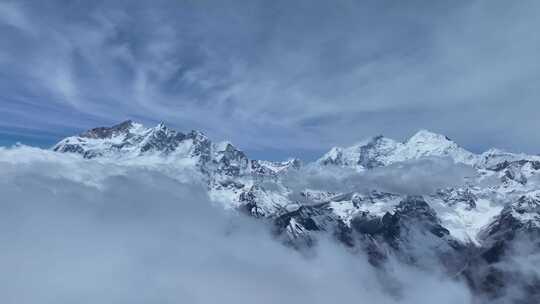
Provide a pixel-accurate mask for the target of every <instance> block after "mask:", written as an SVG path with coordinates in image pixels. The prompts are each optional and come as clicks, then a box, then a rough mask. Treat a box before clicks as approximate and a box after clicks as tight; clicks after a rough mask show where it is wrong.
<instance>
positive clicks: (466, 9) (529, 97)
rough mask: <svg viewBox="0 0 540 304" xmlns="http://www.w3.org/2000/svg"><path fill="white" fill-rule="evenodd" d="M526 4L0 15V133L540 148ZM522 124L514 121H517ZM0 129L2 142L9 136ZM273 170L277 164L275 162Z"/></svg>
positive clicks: (287, 144) (186, 5) (132, 4)
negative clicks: (377, 139) (145, 130)
mask: <svg viewBox="0 0 540 304" xmlns="http://www.w3.org/2000/svg"><path fill="white" fill-rule="evenodd" d="M539 10H540V7H539V6H538V4H537V3H535V2H534V1H521V2H519V3H511V4H510V3H505V2H498V1H495V2H485V1H472V2H469V1H467V2H465V1H463V2H462V1H457V2H452V3H451V4H450V3H429V4H426V3H417V2H409V3H400V4H396V3H393V2H390V1H363V2H356V1H338V2H336V3H325V2H322V1H316V2H312V1H296V2H293V3H291V2H282V1H277V2H272V3H268V2H266V1H231V2H227V3H206V2H190V1H186V2H176V1H157V2H153V3H152V4H150V3H148V2H143V1H118V2H114V3H110V2H101V1H98V2H91V3H90V2H88V3H84V2H64V1H51V2H47V3H35V2H32V1H22V2H16V3H15V2H6V3H5V4H2V6H0V16H1V19H2V21H0V34H1V35H2V36H3V37H6V39H3V40H2V42H0V68H1V70H2V72H0V79H2V81H1V83H0V89H1V92H2V93H1V94H0V103H2V108H4V109H8V110H9V109H11V110H13V109H17V110H19V111H17V114H16V115H8V114H2V113H4V112H0V115H1V118H2V120H3V121H4V124H5V125H7V126H9V127H8V128H10V127H14V128H16V127H22V126H24V127H26V128H29V129H33V130H39V129H48V130H51V131H53V132H55V133H56V134H58V137H61V136H64V135H68V134H71V133H73V132H75V131H79V130H80V129H83V128H88V127H93V126H96V125H102V124H110V123H113V122H116V121H119V120H122V119H125V118H133V119H137V120H141V121H143V122H147V123H154V122H156V121H159V120H164V121H167V122H168V123H170V124H171V125H172V126H175V127H178V128H180V129H191V128H196V129H202V130H205V131H206V132H207V133H209V134H210V135H211V136H212V137H215V138H216V139H225V138H226V139H231V140H232V141H233V142H235V143H237V144H238V145H239V146H240V147H242V148H245V149H248V150H250V151H254V152H256V151H261V150H264V149H266V148H268V147H272V146H273V147H275V146H277V147H278V148H277V150H278V151H275V152H272V153H273V154H283V153H284V152H287V153H291V154H292V153H294V152H295V151H303V152H306V151H308V152H306V153H309V151H311V152H314V151H317V153H318V152H320V151H321V150H324V149H326V148H328V147H329V146H331V145H336V144H341V145H343V144H348V143H351V142H354V141H356V140H358V139H360V138H362V137H365V136H369V135H374V134H380V133H383V134H387V135H389V136H390V137H395V138H398V139H399V138H404V137H406V136H408V135H410V134H411V133H413V132H414V131H415V130H417V129H420V128H428V129H432V130H434V131H438V132H441V133H445V134H447V135H449V136H451V137H452V138H454V139H456V141H458V142H460V143H463V145H465V146H466V147H468V148H470V149H473V150H483V149H485V148H487V147H489V146H499V147H503V148H512V149H514V150H524V151H529V152H532V151H536V147H537V146H538V144H540V142H537V141H536V140H534V139H531V138H532V135H533V133H532V131H531V130H533V129H534V128H535V127H537V126H538V125H537V119H536V117H535V115H534V113H536V110H538V103H537V102H536V97H537V96H538V89H537V86H536V85H535V84H536V82H537V79H538V77H540V72H539V71H540V66H539V65H538V64H537V63H536V62H537V61H536V60H535V56H536V54H537V51H538V49H539V48H540V41H539V40H538V38H537V37H536V35H535V33H534V31H532V30H531V29H532V28H535V27H536V26H537V25H538V23H537V21H536V17H535V16H536V12H538V11H539ZM516 122H519V123H516ZM6 130H7V129H6ZM268 156H270V157H272V155H268Z"/></svg>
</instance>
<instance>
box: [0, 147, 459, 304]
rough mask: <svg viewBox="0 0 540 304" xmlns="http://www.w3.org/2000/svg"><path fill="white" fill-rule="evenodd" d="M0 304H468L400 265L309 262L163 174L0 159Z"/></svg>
mask: <svg viewBox="0 0 540 304" xmlns="http://www.w3.org/2000/svg"><path fill="white" fill-rule="evenodd" d="M0 193H2V199H1V203H0V231H2V233H1V234H0V244H1V245H0V249H1V250H0V268H2V273H1V274H0V282H1V284H0V301H1V302H2V303H6V304H11V303H17V304H26V303H37V302H39V303H55V304H58V303H60V304H61V303H73V302H77V303H179V302H182V303H183V302H189V303H216V302H220V303H253V302H256V303H328V302H332V301H339V302H341V301H347V302H351V301H359V302H366V301H368V302H376V303H432V302H433V301H435V300H436V301H437V302H439V303H466V302H467V301H469V300H470V298H469V297H470V296H469V292H468V290H467V289H466V288H465V287H464V286H463V285H462V284H461V283H459V282H453V281H448V280H445V279H443V278H442V277H441V275H440V274H438V273H437V270H436V271H434V272H426V271H419V270H415V269H412V268H409V267H407V266H404V265H401V264H399V263H395V264H391V265H389V266H388V269H387V274H386V275H385V276H381V273H380V272H378V271H377V270H375V269H374V268H372V266H370V265H369V264H368V263H367V261H366V258H365V257H364V256H362V255H361V254H352V253H349V252H348V251H347V250H345V249H344V248H342V247H341V246H339V245H337V244H335V243H333V242H331V241H330V240H325V239H324V238H323V239H321V241H320V242H319V245H318V246H317V247H316V248H314V249H313V250H314V251H313V252H311V254H309V256H305V255H303V254H301V253H300V252H297V251H294V250H292V249H290V248H288V247H285V246H283V245H282V244H281V243H279V242H278V241H276V240H275V239H274V238H273V237H272V236H271V234H270V233H269V229H267V228H266V226H265V225H264V224H263V222H254V221H252V220H250V219H247V218H244V217H242V216H239V215H235V214H231V213H226V212H224V211H221V209H219V208H215V207H214V206H213V205H212V203H211V202H210V201H209V200H208V198H207V196H206V194H205V191H204V189H203V188H202V187H201V186H200V185H197V184H193V183H185V182H182V181H181V179H179V178H178V177H173V176H170V175H169V174H167V173H163V172H161V171H160V170H153V169H149V168H143V167H138V166H133V165H132V166H130V167H123V166H120V165H112V164H101V163H99V162H96V161H85V160H81V159H77V158H74V157H70V156H68V155H58V154H55V153H52V152H48V151H42V150H38V149H31V148H26V147H19V148H14V149H7V150H6V149H2V150H0Z"/></svg>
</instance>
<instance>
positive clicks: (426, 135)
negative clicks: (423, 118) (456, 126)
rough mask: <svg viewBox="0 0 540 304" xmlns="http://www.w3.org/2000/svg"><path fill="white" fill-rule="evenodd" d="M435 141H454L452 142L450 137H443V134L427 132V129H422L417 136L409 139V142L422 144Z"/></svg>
mask: <svg viewBox="0 0 540 304" xmlns="http://www.w3.org/2000/svg"><path fill="white" fill-rule="evenodd" d="M434 141H439V142H441V141H445V142H446V141H452V140H451V139H450V138H449V137H448V136H445V135H442V134H439V133H435V132H431V131H429V130H426V129H421V130H419V131H418V132H416V134H414V135H413V136H411V138H409V140H408V141H407V142H410V143H413V142H417V143H420V142H434Z"/></svg>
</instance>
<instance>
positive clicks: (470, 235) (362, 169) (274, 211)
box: [52, 121, 540, 303]
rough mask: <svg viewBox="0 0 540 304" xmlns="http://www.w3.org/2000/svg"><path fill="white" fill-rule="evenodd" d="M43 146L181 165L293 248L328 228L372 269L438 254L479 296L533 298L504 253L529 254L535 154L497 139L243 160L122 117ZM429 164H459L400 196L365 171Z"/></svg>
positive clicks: (430, 140) (539, 218)
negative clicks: (497, 143) (500, 146)
mask: <svg viewBox="0 0 540 304" xmlns="http://www.w3.org/2000/svg"><path fill="white" fill-rule="evenodd" d="M52 149H53V150H54V151H56V152H62V153H70V154H76V155H80V156H81V157H83V158H86V159H96V160H99V161H100V162H109V161H110V162H115V163H127V164H143V165H145V166H163V165H165V166H170V165H173V164H177V163H183V164H188V165H190V166H192V167H193V168H194V170H195V171H196V172H199V176H198V177H194V178H200V180H201V181H202V182H203V183H204V185H205V187H206V189H207V191H208V194H209V197H210V198H211V199H212V200H213V201H214V202H215V203H217V204H220V205H223V206H224V207H225V208H226V209H229V210H237V211H240V212H242V213H245V214H248V215H250V216H253V217H255V218H259V219H260V220H261V221H264V222H271V223H272V226H273V227H274V233H275V235H276V236H278V237H279V238H281V239H282V240H283V241H284V242H285V243H286V244H288V245H290V246H292V247H294V248H297V249H302V248H306V247H311V246H314V245H316V244H317V242H318V239H319V238H320V237H322V236H329V237H331V238H334V239H335V240H337V241H339V242H340V243H341V244H343V245H344V247H346V248H348V250H351V251H356V250H360V251H363V252H366V253H367V254H368V257H369V260H370V262H371V263H372V264H373V265H376V266H380V267H382V268H384V264H385V261H387V260H388V259H389V258H391V257H392V258H396V257H397V258H398V259H399V260H401V261H404V262H405V263H407V264H410V265H414V266H415V267H419V268H429V267H431V266H430V265H433V264H434V263H436V264H441V265H444V269H445V272H446V273H447V274H448V275H449V276H451V277H462V278H464V279H466V280H467V281H468V282H469V284H470V286H471V289H472V290H474V291H475V292H476V293H477V294H478V295H479V297H482V298H486V299H490V300H494V301H495V300H497V299H499V298H501V297H502V296H503V294H504V292H505V291H508V290H510V289H512V290H513V289H515V288H517V289H519V290H522V291H523V292H522V293H521V295H520V296H518V298H519V301H521V302H519V303H538V292H537V290H539V289H538V288H536V287H538V286H540V285H538V282H540V280H539V279H538V277H536V276H532V277H531V276H529V275H527V276H526V275H524V274H523V273H521V272H520V271H518V270H515V269H513V268H512V266H511V265H512V264H511V263H510V262H508V261H510V260H511V259H512V258H514V257H519V258H522V257H523V258H526V257H527V256H528V255H531V254H538V253H540V244H539V243H538V239H539V236H540V207H539V206H540V203H539V202H540V196H539V194H538V191H540V179H539V178H538V177H539V176H540V175H539V173H540V165H539V164H540V157H538V156H533V155H523V154H514V153H510V152H504V151H500V150H496V149H492V150H489V151H487V152H485V153H482V154H474V153H471V152H469V151H467V150H465V149H463V148H462V147H460V146H459V145H458V144H457V143H455V142H453V141H452V140H450V139H449V138H448V137H446V136H443V135H439V134H435V133H431V132H429V131H426V130H422V131H419V132H418V133H417V134H415V135H414V136H412V137H411V138H410V139H409V140H407V141H406V142H398V141H394V140H392V139H388V138H385V137H383V136H377V137H373V138H371V139H367V140H364V141H361V142H360V143H358V144H356V145H353V146H351V147H346V148H341V147H334V148H332V149H331V150H330V151H329V152H328V153H326V154H325V155H323V156H322V157H321V158H320V159H319V160H317V161H316V162H314V163H309V164H303V163H302V162H301V161H300V160H298V159H291V160H287V161H283V162H270V161H264V160H252V159H249V158H248V156H247V155H246V154H245V153H244V152H242V151H241V150H239V149H237V148H236V147H235V146H234V145H233V144H231V143H229V142H220V143H214V142H212V141H211V140H210V139H209V138H208V137H206V136H205V135H204V134H203V133H201V132H198V131H191V132H188V133H182V132H178V131H176V130H172V129H170V128H168V127H167V126H165V125H164V124H162V123H161V124H159V125H157V126H155V127H152V128H146V127H144V126H142V125H141V124H138V123H135V122H132V121H126V122H123V123H120V124H118V125H115V126H112V127H101V128H95V129H92V130H89V131H86V132H84V133H82V134H80V135H78V136H72V137H68V138H65V139H63V140H62V141H60V142H59V143H58V144H56V145H55V146H54V147H53V148H52ZM439 163H443V164H445V165H446V166H447V167H444V168H446V169H445V170H441V171H435V172H439V173H438V175H440V176H437V178H439V177H440V178H444V177H445V175H446V174H449V170H448V169H447V168H450V167H451V168H454V167H455V168H465V169H466V171H464V172H466V175H464V176H463V177H460V178H461V180H460V181H459V184H458V186H456V185H449V186H447V187H442V188H440V189H437V190H436V191H432V192H429V193H417V195H411V194H410V193H399V192H397V193H392V192H389V191H385V190H382V189H378V184H377V183H373V182H372V180H371V179H369V178H370V176H372V175H380V174H386V175H383V176H388V179H390V178H392V179H395V180H397V181H400V182H401V183H403V181H404V180H405V181H407V182H409V183H420V182H423V183H428V182H429V180H425V179H424V180H414V179H412V180H410V179H403V177H404V176H407V174H410V172H411V171H412V170H414V169H415V168H417V167H420V166H424V167H425V168H427V169H424V170H425V171H430V170H436V168H437V164H439ZM424 167H422V168H424ZM465 169H463V170H465ZM379 180H380V179H379ZM375 181H377V180H375ZM330 185H333V187H332V189H330V188H331V187H329V186H330ZM364 185H370V186H371V187H373V189H365V187H360V186H364ZM523 240H529V241H527V242H528V243H529V244H533V245H532V246H530V248H532V249H530V250H529V251H527V252H526V253H523V252H520V251H519V247H520V244H521V242H522V241H523ZM531 242H532V243H531ZM507 263H510V264H507ZM508 265H510V266H508Z"/></svg>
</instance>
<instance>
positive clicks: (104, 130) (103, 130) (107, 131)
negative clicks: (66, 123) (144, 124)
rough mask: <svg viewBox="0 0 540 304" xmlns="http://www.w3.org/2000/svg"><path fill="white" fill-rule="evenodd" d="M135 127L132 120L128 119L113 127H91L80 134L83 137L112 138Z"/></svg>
mask: <svg viewBox="0 0 540 304" xmlns="http://www.w3.org/2000/svg"><path fill="white" fill-rule="evenodd" d="M132 127H133V122H132V121H131V120H126V121H124V122H121V123H119V124H116V125H113V126H112V127H99V128H94V129H90V130H88V131H85V132H83V133H82V134H80V136H81V137H87V138H110V137H111V136H113V135H115V134H119V133H127V132H129V130H130V129H131V128H132Z"/></svg>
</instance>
